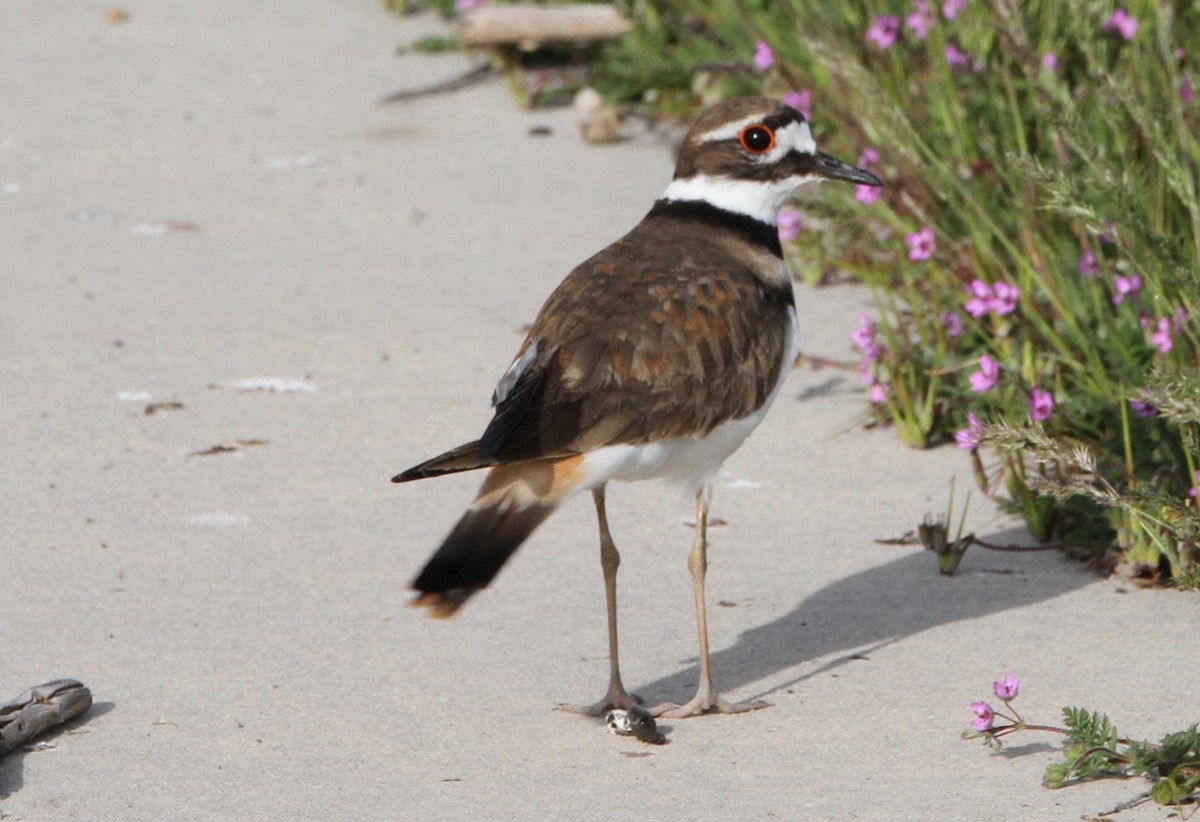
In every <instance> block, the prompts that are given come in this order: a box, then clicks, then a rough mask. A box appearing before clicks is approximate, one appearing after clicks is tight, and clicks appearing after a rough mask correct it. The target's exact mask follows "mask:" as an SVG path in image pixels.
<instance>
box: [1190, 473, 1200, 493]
mask: <svg viewBox="0 0 1200 822" xmlns="http://www.w3.org/2000/svg"><path fill="white" fill-rule="evenodd" d="M1197 488H1200V471H1197V472H1196V473H1194V474H1192V489H1191V490H1190V491H1188V496H1189V497H1194V496H1196V489H1197Z"/></svg>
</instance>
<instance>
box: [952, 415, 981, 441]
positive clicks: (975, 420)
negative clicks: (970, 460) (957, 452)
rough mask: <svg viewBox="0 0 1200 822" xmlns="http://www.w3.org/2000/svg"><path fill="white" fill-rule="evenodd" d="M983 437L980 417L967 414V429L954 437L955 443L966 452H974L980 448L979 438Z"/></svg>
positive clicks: (961, 430)
mask: <svg viewBox="0 0 1200 822" xmlns="http://www.w3.org/2000/svg"><path fill="white" fill-rule="evenodd" d="M982 436H983V423H982V422H980V421H979V417H977V416H975V415H974V414H972V413H971V412H970V411H968V412H967V427H966V428H963V429H960V430H959V431H958V432H957V433H955V435H954V441H955V442H956V443H958V447H959V448H961V449H963V450H964V451H974V450H975V449H976V448H978V447H979V438H980V437H982Z"/></svg>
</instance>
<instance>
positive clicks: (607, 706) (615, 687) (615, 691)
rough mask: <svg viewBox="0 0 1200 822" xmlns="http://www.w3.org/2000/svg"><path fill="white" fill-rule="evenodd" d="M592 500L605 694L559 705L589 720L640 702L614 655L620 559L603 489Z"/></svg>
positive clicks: (616, 656) (602, 487) (594, 491)
mask: <svg viewBox="0 0 1200 822" xmlns="http://www.w3.org/2000/svg"><path fill="white" fill-rule="evenodd" d="M592 499H593V500H594V501H595V503H596V518H597V519H598V520H599V521H600V567H601V568H602V569H603V570H604V600H605V604H606V605H607V606H608V693H606V694H605V695H604V698H603V699H601V700H600V701H599V702H597V703H595V704H594V705H560V706H559V707H560V708H561V709H562V710H564V711H573V712H575V713H581V714H587V715H588V716H603V715H604V713H605V712H607V711H610V710H612V709H613V708H620V709H622V710H626V709H629V708H631V707H633V706H634V705H640V704H641V702H642V700H641V699H639V698H638V697H637V696H635V695H632V694H629V693H626V691H625V686H624V685H623V684H622V683H621V666H620V664H619V662H618V653H617V568H619V567H620V565H621V555H620V554H618V553H617V546H616V543H614V542H613V538H612V534H611V533H609V531H608V515H607V514H606V513H605V507H604V486H603V485H601V486H600V487H599V488H593V489H592Z"/></svg>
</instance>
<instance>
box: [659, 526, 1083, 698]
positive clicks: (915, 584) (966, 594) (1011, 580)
mask: <svg viewBox="0 0 1200 822" xmlns="http://www.w3.org/2000/svg"><path fill="white" fill-rule="evenodd" d="M1020 540H1028V534H1027V533H1026V532H1025V531H1023V530H1021V529H1011V530H1009V531H1005V532H1002V533H999V534H993V535H990V536H988V537H987V541H988V542H993V543H1005V542H1014V541H1020ZM1064 563H1065V561H1064V560H1063V559H1062V558H1061V557H1059V556H1057V555H1055V554H1053V553H1050V552H1037V553H1031V554H1013V553H995V552H984V551H979V552H978V554H976V555H974V556H971V557H968V558H967V560H966V561H965V562H964V566H963V567H962V568H960V570H959V573H958V575H957V576H954V577H945V576H942V575H940V574H939V573H938V571H937V565H936V562H935V557H934V555H933V554H932V553H930V552H928V551H916V552H911V553H907V554H905V555H904V556H902V557H899V558H898V559H894V560H891V561H890V562H886V563H884V564H882V565H879V566H877V567H874V568H871V569H869V570H866V571H860V572H859V573H856V574H853V575H852V576H849V577H846V578H845V579H841V580H838V581H837V582H834V583H831V584H830V585H827V586H825V587H824V588H822V589H820V590H819V591H817V592H816V593H814V594H812V595H811V596H809V597H807V598H806V599H804V600H803V601H801V602H800V603H799V604H798V605H797V606H796V607H795V608H793V609H792V610H791V611H790V612H788V613H787V614H785V615H783V616H781V617H779V618H778V619H775V620H772V621H771V622H768V623H765V624H763V625H760V626H758V627H756V628H751V629H750V630H748V631H746V632H744V633H742V634H741V636H739V637H738V640H737V642H735V643H734V644H733V645H732V646H730V647H728V648H723V649H721V650H718V651H714V652H713V653H712V655H711V662H712V671H713V678H714V684H715V685H716V686H717V688H718V689H720V690H723V691H724V690H728V691H733V690H736V689H739V688H743V687H745V686H747V685H750V684H751V683H761V684H760V688H761V689H762V690H761V691H760V692H758V693H755V694H752V695H751V696H750V697H749V698H752V699H762V698H766V697H769V696H770V695H771V694H773V693H777V692H780V691H783V690H786V689H787V688H789V687H791V686H793V685H795V684H797V683H799V682H802V681H804V680H806V679H809V678H811V677H815V676H821V675H823V674H825V673H828V672H829V671H831V670H833V669H835V668H838V667H840V666H842V665H845V664H848V663H850V662H852V661H854V660H855V659H861V658H863V657H864V656H866V655H869V654H870V653H873V652H875V651H878V650H880V649H882V648H884V647H887V646H888V645H892V644H894V643H896V642H899V641H901V640H903V639H905V638H906V637H910V636H913V635H914V634H918V633H920V632H922V631H926V630H928V629H930V628H937V627H939V626H943V625H948V624H951V623H954V622H958V621H961V620H966V619H974V618H976V617H982V616H986V615H988V614H992V613H996V612H999V611H1005V610H1009V609H1012V608H1020V607H1022V606H1025V605H1029V604H1031V603H1035V602H1041V601H1043V600H1048V599H1052V598H1054V597H1056V596H1059V595H1061V594H1064V593H1066V592H1068V591H1071V590H1074V589H1076V588H1080V587H1082V586H1084V585H1087V584H1088V583H1090V582H1094V581H1095V580H1096V577H1095V575H1094V574H1093V573H1092V572H1090V571H1089V570H1087V569H1086V568H1084V567H1083V566H1082V565H1079V566H1078V567H1071V566H1069V565H1065V564H1064ZM710 617H711V614H710ZM822 659H824V660H826V661H825V662H824V663H823V664H820V665H818V666H816V667H815V668H805V669H801V670H796V669H797V667H798V666H802V664H803V663H805V662H808V661H811V660H822ZM699 673H700V672H699V665H698V664H692V665H689V666H688V667H686V668H684V669H682V670H680V671H677V672H676V673H673V674H670V675H669V676H666V677H662V678H660V679H657V680H654V681H652V682H647V683H645V684H642V685H640V686H639V687H638V688H637V691H638V692H639V693H640V694H641V695H642V696H643V697H645V698H646V699H647V701H648V702H649V703H650V704H655V702H656V701H659V700H663V699H667V700H680V699H681V698H683V699H687V698H690V696H691V694H692V693H693V692H694V690H695V688H696V685H697V682H698V680H699Z"/></svg>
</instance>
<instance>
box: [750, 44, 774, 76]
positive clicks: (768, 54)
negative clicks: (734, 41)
mask: <svg viewBox="0 0 1200 822" xmlns="http://www.w3.org/2000/svg"><path fill="white" fill-rule="evenodd" d="M754 65H755V66H756V67H757V68H758V70H759V71H766V70H767V69H769V68H770V67H771V66H773V65H775V52H773V51H771V47H770V46H768V45H767V43H766V41H765V40H759V41H758V42H757V43H755V44H754Z"/></svg>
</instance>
